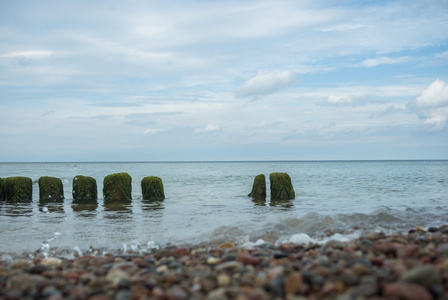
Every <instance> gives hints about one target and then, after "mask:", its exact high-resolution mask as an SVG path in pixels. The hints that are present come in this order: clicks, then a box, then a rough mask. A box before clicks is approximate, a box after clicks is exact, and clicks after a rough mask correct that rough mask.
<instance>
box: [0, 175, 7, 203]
mask: <svg viewBox="0 0 448 300" xmlns="http://www.w3.org/2000/svg"><path fill="white" fill-rule="evenodd" d="M3 200H6V191H5V178H1V177H0V201H3Z"/></svg>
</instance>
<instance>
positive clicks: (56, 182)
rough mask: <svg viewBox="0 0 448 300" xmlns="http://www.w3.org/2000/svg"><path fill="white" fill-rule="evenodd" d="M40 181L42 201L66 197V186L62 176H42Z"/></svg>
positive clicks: (58, 199)
mask: <svg viewBox="0 0 448 300" xmlns="http://www.w3.org/2000/svg"><path fill="white" fill-rule="evenodd" d="M38 183H39V200H40V201H60V200H63V199H64V188H63V186H62V180H61V179H60V178H56V177H50V176H42V177H40V178H39V181H38Z"/></svg>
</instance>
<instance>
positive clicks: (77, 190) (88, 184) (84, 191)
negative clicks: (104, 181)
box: [72, 175, 98, 201]
mask: <svg viewBox="0 0 448 300" xmlns="http://www.w3.org/2000/svg"><path fill="white" fill-rule="evenodd" d="M72 195H73V200H76V201H78V200H80V201H82V200H85V201H87V200H97V199H98V188H97V184H96V179H95V178H93V177H89V176H82V175H76V176H75V177H74V178H73V192H72Z"/></svg>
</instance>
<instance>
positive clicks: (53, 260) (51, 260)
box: [41, 257, 62, 266]
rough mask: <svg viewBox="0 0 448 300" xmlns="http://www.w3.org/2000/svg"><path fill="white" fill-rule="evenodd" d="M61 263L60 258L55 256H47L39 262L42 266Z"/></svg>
mask: <svg viewBox="0 0 448 300" xmlns="http://www.w3.org/2000/svg"><path fill="white" fill-rule="evenodd" d="M61 263H62V260H60V259H59V258H56V257H48V258H45V259H44V260H42V262H41V264H42V265H44V266H50V265H53V266H57V265H60V264H61Z"/></svg>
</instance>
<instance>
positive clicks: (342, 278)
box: [0, 226, 448, 300]
mask: <svg viewBox="0 0 448 300" xmlns="http://www.w3.org/2000/svg"><path fill="white" fill-rule="evenodd" d="M89 253H95V255H84V256H81V257H76V258H74V259H67V258H60V257H57V255H56V256H53V257H48V258H45V257H43V255H41V254H39V253H38V254H34V253H24V254H23V255H22V256H20V255H15V256H14V257H15V259H13V260H5V261H2V260H0V299H53V300H56V299H93V300H106V299H107V300H109V299H120V300H124V299H173V300H184V299H185V300H186V299H241V300H242V299H259V300H268V299H287V300H304V299H337V300H345V299H346V300H351V299H378V300H379V299H402V300H403V299H404V300H414V299H421V300H431V299H447V298H446V297H445V295H447V294H448V285H447V284H446V282H447V280H448V226H441V227H438V228H437V230H435V229H431V230H425V229H423V228H417V229H415V230H410V231H409V232H408V233H406V234H394V235H393V236H386V235H385V234H384V233H381V232H379V233H378V232H371V233H369V234H367V235H364V236H362V237H361V238H359V239H354V240H351V241H344V242H341V241H335V240H333V241H329V242H328V243H326V244H323V245H319V244H311V243H310V244H294V243H283V244H280V245H278V246H275V245H273V244H268V243H266V244H263V245H262V246H260V247H258V246H257V247H255V248H250V249H244V248H239V247H236V246H235V245H234V244H233V243H231V242H226V243H223V244H220V245H211V246H210V247H209V248H207V247H204V246H191V245H190V246H189V247H176V246H170V247H167V248H164V249H160V250H157V249H154V250H152V251H151V252H148V253H144V254H139V253H134V252H132V251H127V252H126V253H122V252H119V251H117V253H110V254H105V255H100V254H99V253H101V250H96V249H93V250H92V252H89ZM0 257H1V256H0ZM29 257H34V259H29Z"/></svg>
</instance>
